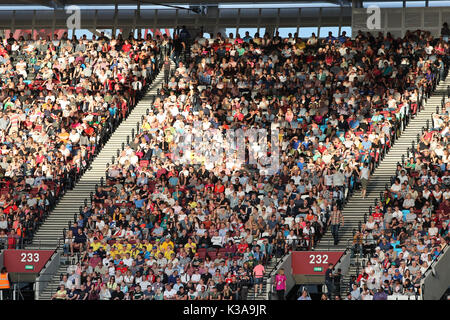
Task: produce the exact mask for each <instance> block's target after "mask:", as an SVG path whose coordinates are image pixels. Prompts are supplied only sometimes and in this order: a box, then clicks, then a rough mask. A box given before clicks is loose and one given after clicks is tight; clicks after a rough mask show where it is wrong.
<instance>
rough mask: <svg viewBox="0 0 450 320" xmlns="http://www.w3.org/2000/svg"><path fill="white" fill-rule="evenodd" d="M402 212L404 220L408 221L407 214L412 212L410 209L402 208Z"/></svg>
mask: <svg viewBox="0 0 450 320" xmlns="http://www.w3.org/2000/svg"><path fill="white" fill-rule="evenodd" d="M402 213H403V221H404V222H406V215H407V214H408V213H410V211H409V210H402Z"/></svg>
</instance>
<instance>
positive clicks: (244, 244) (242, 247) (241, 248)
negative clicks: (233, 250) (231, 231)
mask: <svg viewBox="0 0 450 320" xmlns="http://www.w3.org/2000/svg"><path fill="white" fill-rule="evenodd" d="M247 248H248V243H247V242H241V243H239V245H238V249H237V250H238V252H239V253H241V254H244V253H245V251H246V250H247Z"/></svg>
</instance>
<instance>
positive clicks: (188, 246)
mask: <svg viewBox="0 0 450 320" xmlns="http://www.w3.org/2000/svg"><path fill="white" fill-rule="evenodd" d="M184 248H185V249H186V250H188V249H191V251H192V253H195V252H196V251H197V244H196V243H195V242H193V241H192V239H191V238H188V242H187V243H186V244H185V245H184Z"/></svg>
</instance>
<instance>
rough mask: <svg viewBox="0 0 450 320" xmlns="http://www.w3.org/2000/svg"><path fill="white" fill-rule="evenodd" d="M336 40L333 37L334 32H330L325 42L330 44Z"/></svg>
mask: <svg viewBox="0 0 450 320" xmlns="http://www.w3.org/2000/svg"><path fill="white" fill-rule="evenodd" d="M334 40H336V38H335V37H333V32H331V31H330V32H328V37H326V38H325V41H326V42H330V41H331V42H334Z"/></svg>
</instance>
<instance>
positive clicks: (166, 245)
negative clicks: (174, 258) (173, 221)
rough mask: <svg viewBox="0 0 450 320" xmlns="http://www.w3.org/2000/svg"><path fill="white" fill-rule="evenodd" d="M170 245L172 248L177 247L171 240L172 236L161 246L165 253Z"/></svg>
mask: <svg viewBox="0 0 450 320" xmlns="http://www.w3.org/2000/svg"><path fill="white" fill-rule="evenodd" d="M169 245H171V246H172V248H174V247H175V245H174V244H173V242H172V240H170V236H167V237H166V239H165V240H164V242H163V243H162V244H161V248H162V249H164V251H166V250H167V248H168V246H169Z"/></svg>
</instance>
